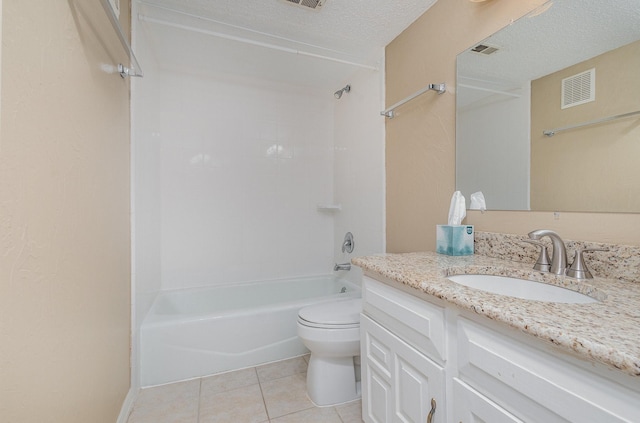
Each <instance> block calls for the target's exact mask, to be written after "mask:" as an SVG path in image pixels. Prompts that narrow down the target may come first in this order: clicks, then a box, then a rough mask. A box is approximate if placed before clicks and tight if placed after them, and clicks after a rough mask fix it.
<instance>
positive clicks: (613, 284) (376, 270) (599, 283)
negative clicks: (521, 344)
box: [352, 252, 640, 376]
mask: <svg viewBox="0 0 640 423" xmlns="http://www.w3.org/2000/svg"><path fill="white" fill-rule="evenodd" d="M352 263H353V264H354V265H356V266H359V267H361V268H362V269H363V270H364V272H365V274H367V275H369V276H372V277H374V278H375V276H376V274H378V275H381V276H384V277H386V278H388V279H391V280H393V281H396V282H398V283H399V284H404V285H407V286H410V287H412V288H415V289H418V290H421V291H423V292H425V293H427V294H429V295H432V296H434V297H437V298H440V299H442V300H445V301H447V302H449V303H451V304H453V305H456V306H458V307H460V308H463V309H467V310H471V311H473V312H475V313H477V314H479V315H482V316H485V317H488V318H489V319H492V320H495V321H498V322H503V323H506V324H507V325H509V326H512V327H514V328H517V329H519V330H520V331H522V332H524V333H527V334H530V335H533V336H535V337H537V338H540V339H542V340H544V341H547V342H551V343H553V344H555V345H558V346H559V347H561V348H566V350H567V352H573V353H574V354H577V355H579V356H582V357H583V358H585V359H591V360H595V361H598V362H601V363H604V364H606V365H609V366H613V367H615V368H617V369H620V370H622V371H624V372H626V373H628V374H630V375H632V376H640V283H631V282H624V281H620V280H615V279H603V278H598V277H596V278H594V279H589V280H586V281H578V280H576V279H572V278H568V277H560V276H556V275H551V274H548V273H541V272H538V271H535V270H533V269H532V267H531V265H530V264H527V263H519V262H515V261H509V260H504V259H498V258H492V257H486V256H480V255H472V256H461V257H452V256H445V255H440V254H436V253H431V252H424V253H406V254H386V255H378V256H368V257H359V258H355V259H353V260H352ZM457 274H491V275H502V276H512V277H519V278H522V279H529V280H535V281H539V282H546V283H551V284H554V285H559V286H562V287H565V288H569V289H572V290H574V291H579V292H582V293H584V294H587V295H590V296H592V297H594V298H596V299H598V300H601V301H600V302H596V303H590V304H561V303H550V302H542V301H531V300H523V299H518V298H514V297H507V296H503V295H496V294H491V293H488V292H484V291H480V290H476V289H472V288H467V287H465V286H463V285H459V284H456V283H454V282H451V281H449V280H448V279H446V277H447V276H452V275H457Z"/></svg>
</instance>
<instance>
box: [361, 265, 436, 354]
mask: <svg viewBox="0 0 640 423" xmlns="http://www.w3.org/2000/svg"><path fill="white" fill-rule="evenodd" d="M363 282H364V291H363V298H364V309H365V312H366V313H367V314H368V315H369V316H372V317H373V318H374V319H375V320H376V321H378V322H380V323H382V325H383V326H385V327H388V328H389V329H391V331H392V332H393V333H395V334H396V335H398V336H399V337H400V338H402V339H403V341H405V342H407V343H408V344H410V345H413V346H414V347H415V348H417V349H418V350H419V351H420V352H421V353H423V354H425V355H427V356H429V357H430V358H431V359H433V360H434V361H436V362H444V359H445V352H446V350H445V331H444V309H443V308H442V307H439V306H437V305H435V304H432V303H429V302H427V301H423V300H421V299H419V298H416V297H414V296H412V295H409V294H407V293H405V292H402V291H400V290H397V289H395V288H392V287H390V286H387V285H385V284H383V283H382V282H378V281H376V280H374V279H371V278H369V277H365V278H364V281H363Z"/></svg>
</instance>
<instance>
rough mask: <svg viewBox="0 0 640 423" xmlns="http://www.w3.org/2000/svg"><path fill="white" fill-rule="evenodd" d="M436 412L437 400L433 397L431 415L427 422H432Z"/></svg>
mask: <svg viewBox="0 0 640 423" xmlns="http://www.w3.org/2000/svg"><path fill="white" fill-rule="evenodd" d="M434 414H436V400H435V399H433V398H431V410H430V411H429V415H428V416H427V423H431V421H432V420H433V415H434Z"/></svg>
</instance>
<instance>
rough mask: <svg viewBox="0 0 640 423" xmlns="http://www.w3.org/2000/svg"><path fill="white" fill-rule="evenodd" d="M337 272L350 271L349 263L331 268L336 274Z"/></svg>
mask: <svg viewBox="0 0 640 423" xmlns="http://www.w3.org/2000/svg"><path fill="white" fill-rule="evenodd" d="M338 270H351V263H341V264H337V263H336V265H335V266H333V271H334V272H337V271H338Z"/></svg>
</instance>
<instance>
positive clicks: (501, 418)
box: [453, 378, 523, 423]
mask: <svg viewBox="0 0 640 423" xmlns="http://www.w3.org/2000/svg"><path fill="white" fill-rule="evenodd" d="M453 403H454V404H455V407H453V421H454V422H459V423H485V422H490V423H523V421H522V420H520V419H518V418H517V417H515V416H514V415H512V414H510V413H509V412H508V411H506V410H505V409H503V408H502V407H500V406H499V405H497V404H496V403H494V402H493V401H491V400H490V399H489V398H487V397H485V396H483V395H482V394H480V393H479V392H477V391H476V390H475V389H473V388H471V387H470V386H469V385H467V384H466V383H464V382H462V381H460V380H459V379H456V378H454V379H453Z"/></svg>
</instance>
